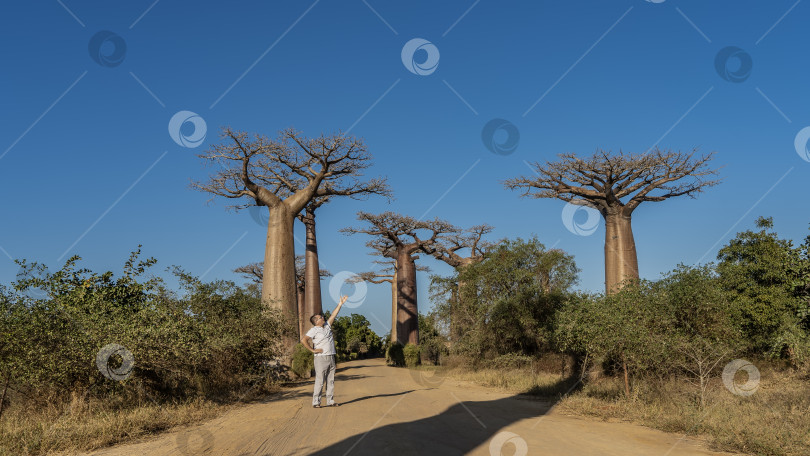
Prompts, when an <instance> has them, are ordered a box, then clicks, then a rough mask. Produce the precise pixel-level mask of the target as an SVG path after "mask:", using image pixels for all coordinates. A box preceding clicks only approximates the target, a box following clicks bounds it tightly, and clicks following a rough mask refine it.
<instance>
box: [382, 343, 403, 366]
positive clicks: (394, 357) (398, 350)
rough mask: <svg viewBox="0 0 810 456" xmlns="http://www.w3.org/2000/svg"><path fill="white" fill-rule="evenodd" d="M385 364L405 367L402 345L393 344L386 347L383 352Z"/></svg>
mask: <svg viewBox="0 0 810 456" xmlns="http://www.w3.org/2000/svg"><path fill="white" fill-rule="evenodd" d="M385 362H386V363H387V364H388V365H391V366H404V365H405V353H404V351H403V349H402V344H400V343H399V342H394V343H393V344H391V345H389V346H388V349H387V350H386V351H385Z"/></svg>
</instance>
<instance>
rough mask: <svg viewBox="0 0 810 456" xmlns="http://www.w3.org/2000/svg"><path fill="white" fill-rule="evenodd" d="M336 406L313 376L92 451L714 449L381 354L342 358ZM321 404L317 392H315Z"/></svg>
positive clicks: (676, 452)
mask: <svg viewBox="0 0 810 456" xmlns="http://www.w3.org/2000/svg"><path fill="white" fill-rule="evenodd" d="M335 383H336V385H335V390H336V393H337V394H336V400H337V401H338V402H341V403H342V405H341V406H340V407H324V408H321V409H314V408H312V407H311V405H310V404H311V401H312V398H311V394H312V383H311V382H310V383H309V384H308V385H306V386H302V387H299V388H296V389H294V390H291V391H289V392H286V393H284V394H282V395H280V396H278V397H275V398H273V400H270V401H267V402H264V403H254V404H250V405H247V406H244V407H240V408H238V409H235V410H233V411H231V412H228V413H226V414H225V415H223V416H221V417H219V418H216V419H214V420H211V421H209V422H206V423H205V424H202V425H198V426H193V427H190V428H186V429H181V430H177V431H173V432H168V433H165V434H162V435H160V436H157V437H155V438H153V439H150V440H148V441H145V442H141V443H136V444H128V445H122V446H118V447H114V448H108V449H105V450H102V451H97V452H94V453H92V454H93V455H94V456H102V455H103V456H113V455H116V456H136V455H137V456H144V455H150V456H152V455H154V456H181V455H217V456H218V455H234V456H248V455H310V454H314V455H339V456H340V455H388V454H390V455H422V456H424V455H442V456H444V455H459V454H473V455H501V454H503V455H578V456H579V455H600V456H601V455H617V456H618V455H621V456H631V455H644V456H649V455H661V456H664V455H668V456H685V455H721V454H727V453H717V452H712V451H708V450H707V449H705V446H703V445H702V444H701V443H700V442H697V441H694V440H691V439H681V436H679V435H675V434H667V433H664V432H659V431H655V430H651V429H647V428H644V427H640V426H635V425H631V424H624V423H604V422H600V421H594V420H589V419H578V418H571V417H567V416H562V415H559V414H556V413H554V412H553V411H551V412H550V409H551V406H552V405H553V404H550V403H546V402H540V401H536V400H530V399H526V398H520V397H516V396H513V395H509V394H504V393H501V392H498V391H495V390H491V389H486V388H482V387H477V386H473V385H470V384H468V383H461V382H457V381H454V380H450V379H448V380H443V379H436V378H422V377H420V376H419V372H418V371H410V370H407V369H397V368H393V367H387V366H385V364H384V362H383V361H382V360H377V359H375V360H362V361H353V362H350V363H342V364H340V366H339V367H338V371H337V376H336V381H335ZM322 400H323V402H324V403H325V402H326V401H325V399H322Z"/></svg>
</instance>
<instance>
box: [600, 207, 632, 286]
mask: <svg viewBox="0 0 810 456" xmlns="http://www.w3.org/2000/svg"><path fill="white" fill-rule="evenodd" d="M628 279H630V280H638V258H637V256H636V243H635V241H634V240H633V229H632V227H631V225H630V216H629V215H627V216H625V215H622V214H621V213H616V214H614V213H608V214H607V215H606V216H605V292H606V293H608V294H610V293H615V292H616V291H618V290H619V288H621V284H622V282H623V281H625V280H628Z"/></svg>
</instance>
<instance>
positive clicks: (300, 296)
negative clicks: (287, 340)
mask: <svg viewBox="0 0 810 456" xmlns="http://www.w3.org/2000/svg"><path fill="white" fill-rule="evenodd" d="M305 292H306V291H305V290H304V287H302V286H298V287H297V288H296V298H297V302H298V338H299V339H300V338H302V337H304V334H306V331H307V330H309V328H306V329H305V327H306V324H305V317H304V315H305V314H306V312H305V309H304V293H305Z"/></svg>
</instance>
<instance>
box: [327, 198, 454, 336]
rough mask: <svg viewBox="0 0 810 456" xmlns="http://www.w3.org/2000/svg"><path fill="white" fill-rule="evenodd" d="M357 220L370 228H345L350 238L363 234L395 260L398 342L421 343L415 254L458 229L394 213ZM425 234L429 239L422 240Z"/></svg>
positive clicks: (361, 214)
mask: <svg viewBox="0 0 810 456" xmlns="http://www.w3.org/2000/svg"><path fill="white" fill-rule="evenodd" d="M357 218H358V219H359V220H361V221H364V222H367V223H368V224H369V225H371V226H369V227H367V228H344V229H342V230H341V231H342V232H344V233H347V234H356V233H364V234H368V235H371V236H374V239H372V240H371V241H369V242H368V243H367V244H366V245H368V246H369V247H370V248H372V249H376V250H378V251H381V252H385V256H387V257H389V258H394V259H396V271H397V339H398V341H399V342H400V343H401V344H403V345H405V344H407V343H412V344H418V343H419V321H418V317H419V310H418V306H417V302H416V263H415V258H414V254H416V253H418V252H420V251H422V252H423V251H425V249H427V248H429V247H430V246H432V245H433V244H435V243H436V242H437V239H438V237H439V235H441V234H445V233H452V232H457V231H458V228H456V227H454V226H453V225H450V224H449V223H447V222H445V221H443V220H439V219H438V218H437V219H434V220H430V221H422V220H417V219H414V218H412V217H408V216H405V215H400V214H396V213H394V212H383V213H382V214H378V215H375V214H369V213H367V212H358V213H357ZM420 232H421V233H426V236H427V237H425V236H420Z"/></svg>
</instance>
